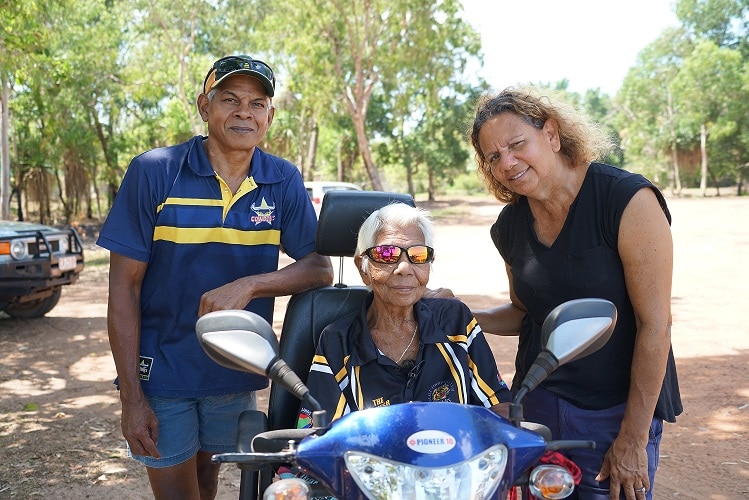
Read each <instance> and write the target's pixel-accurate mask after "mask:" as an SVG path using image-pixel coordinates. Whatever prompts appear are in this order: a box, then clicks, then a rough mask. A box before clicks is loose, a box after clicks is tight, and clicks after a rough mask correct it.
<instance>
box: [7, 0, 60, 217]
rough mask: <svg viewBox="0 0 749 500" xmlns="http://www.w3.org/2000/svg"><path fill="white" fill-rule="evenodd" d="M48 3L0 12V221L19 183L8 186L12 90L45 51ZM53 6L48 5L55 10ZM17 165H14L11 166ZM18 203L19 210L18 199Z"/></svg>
mask: <svg viewBox="0 0 749 500" xmlns="http://www.w3.org/2000/svg"><path fill="white" fill-rule="evenodd" d="M47 4H48V3H47V2H45V3H44V4H43V3H42V2H38V1H22V0H7V1H5V2H3V6H2V8H0V85H1V86H2V88H1V89H0V108H2V113H1V114H0V153H1V154H0V219H3V218H8V217H9V216H10V194H11V191H14V192H17V193H18V192H19V191H18V190H19V189H20V185H21V183H20V180H19V177H18V176H17V175H16V176H14V180H15V182H14V186H11V176H10V174H11V171H12V167H11V166H12V163H11V152H10V143H11V141H10V137H11V133H12V132H11V119H12V114H11V111H10V106H11V101H12V100H13V98H14V91H13V88H14V87H15V85H16V83H17V82H18V83H19V84H24V83H25V82H23V81H22V79H21V81H19V72H22V71H23V70H24V68H25V67H33V65H34V59H35V56H36V55H38V54H42V53H43V52H44V50H45V47H46V43H47V38H48V37H49V36H50V34H51V33H52V31H50V30H49V29H48V24H49V23H50V22H51V21H52V19H53V18H52V16H51V12H50V11H54V9H46V8H45V7H46V5H47ZM55 4H56V2H54V1H52V2H49V5H50V6H52V7H54V5H55ZM14 163H16V164H17V162H14ZM17 203H18V205H19V208H20V195H18V198H17Z"/></svg>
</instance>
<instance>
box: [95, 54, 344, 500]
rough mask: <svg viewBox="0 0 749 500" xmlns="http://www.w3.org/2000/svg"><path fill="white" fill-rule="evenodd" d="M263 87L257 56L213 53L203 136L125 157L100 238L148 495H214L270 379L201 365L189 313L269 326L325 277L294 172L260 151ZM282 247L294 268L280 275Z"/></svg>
mask: <svg viewBox="0 0 749 500" xmlns="http://www.w3.org/2000/svg"><path fill="white" fill-rule="evenodd" d="M274 92H275V78H274V75H273V70H272V69H271V68H270V67H269V66H268V65H267V64H265V63H264V62H262V61H259V60H256V59H253V58H252V57H249V56H244V55H242V56H229V57H224V58H222V59H219V60H218V61H216V62H215V63H214V64H213V66H212V67H211V68H210V70H209V71H208V74H207V75H206V78H205V82H204V84H203V92H202V93H201V94H200V95H199V96H198V100H197V106H198V111H199V113H200V116H201V118H202V119H203V121H205V122H206V123H207V126H208V136H207V137H202V136H196V137H193V138H192V139H190V140H189V141H187V142H185V143H183V144H179V145H176V146H171V147H166V148H160V149H155V150H152V151H148V152H146V153H143V154H141V155H139V156H137V157H136V158H135V159H133V161H132V162H131V163H130V166H129V168H128V171H127V173H126V175H125V177H124V179H123V182H122V186H121V188H120V191H119V193H118V195H117V198H116V200H115V202H114V206H113V207H112V210H111V212H110V214H109V217H108V218H107V220H106V222H105V224H104V227H103V229H102V232H101V235H100V237H99V240H98V242H97V243H98V244H99V245H100V246H102V247H104V248H106V249H108V250H110V251H111V260H110V270H109V273H110V274H109V307H108V320H107V322H108V329H109V341H110V345H111V349H112V355H113V357H114V361H115V365H116V368H117V380H116V381H115V383H116V384H117V387H118V389H119V391H120V400H121V402H122V432H123V435H124V436H125V439H126V440H127V443H128V448H129V452H130V453H131V454H132V456H133V457H134V458H136V459H137V460H138V461H140V462H142V463H143V464H145V465H146V467H147V469H148V477H149V480H150V483H151V488H152V490H153V493H154V496H155V497H156V498H159V499H161V498H179V499H198V498H202V499H207V498H214V497H215V495H216V492H217V485H218V472H219V466H218V465H216V464H212V463H211V461H210V457H211V455H212V454H214V453H221V452H228V451H232V450H233V449H234V447H235V444H236V432H237V431H236V429H237V418H238V415H239V414H240V413H241V412H242V411H244V410H247V409H252V408H255V407H256V400H255V391H257V390H259V389H263V388H265V387H266V386H267V384H268V382H267V380H266V379H265V378H262V377H258V376H255V375H250V374H244V373H240V372H238V371H234V370H229V369H226V368H223V367H221V366H219V365H218V364H216V363H214V362H213V361H211V360H210V359H209V358H208V357H207V356H206V355H205V354H204V353H203V351H202V349H201V348H200V346H199V344H198V341H197V338H196V336H195V321H196V320H197V318H198V317H199V316H202V315H203V314H205V313H208V312H210V311H214V310H218V309H242V308H245V309H247V310H250V311H253V312H256V313H258V314H260V315H261V316H263V317H264V318H265V319H267V320H268V321H270V322H272V319H273V318H272V316H273V298H274V297H277V296H281V295H289V294H294V293H299V292H302V291H304V290H307V289H310V288H314V287H317V286H321V285H326V284H330V283H331V282H332V279H333V271H332V266H331V263H330V259H329V258H327V257H322V256H320V255H318V254H317V253H315V251H314V249H315V231H316V223H317V222H316V217H315V212H314V210H313V208H312V205H311V203H310V201H309V197H308V196H307V194H306V191H305V189H304V185H303V182H302V178H301V175H300V173H299V170H298V169H297V168H296V167H295V166H294V165H292V164H291V163H289V162H288V161H286V160H283V159H281V158H279V157H276V156H273V155H270V154H268V153H266V152H264V151H262V150H261V149H260V148H258V144H259V143H260V141H261V140H262V139H263V138H264V136H265V134H266V132H267V131H268V128H269V127H270V125H271V123H272V121H273V113H274V108H273V105H272V98H273V94H274ZM281 246H283V249H284V251H285V252H286V253H287V254H288V255H289V256H290V257H292V258H293V259H295V262H294V263H292V264H291V265H289V266H287V267H285V268H283V269H280V270H279V269H278V259H279V249H280V247H281Z"/></svg>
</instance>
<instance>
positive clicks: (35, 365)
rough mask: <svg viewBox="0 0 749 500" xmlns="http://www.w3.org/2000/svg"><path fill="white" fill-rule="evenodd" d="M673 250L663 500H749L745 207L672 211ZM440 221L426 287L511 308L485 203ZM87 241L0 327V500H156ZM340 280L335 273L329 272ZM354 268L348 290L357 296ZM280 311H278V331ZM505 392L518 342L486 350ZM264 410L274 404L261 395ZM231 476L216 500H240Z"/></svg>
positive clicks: (102, 255)
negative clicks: (133, 451) (50, 295)
mask: <svg viewBox="0 0 749 500" xmlns="http://www.w3.org/2000/svg"><path fill="white" fill-rule="evenodd" d="M669 204H670V207H671V210H672V214H673V218H674V222H673V237H674V243H675V273H674V286H673V315H674V326H673V347H674V353H675V355H676V361H677V367H678V372H679V378H680V382H681V390H682V397H683V400H684V407H685V411H684V413H683V414H682V415H681V416H680V417H679V418H678V421H677V423H676V424H672V425H667V426H666V427H665V431H664V438H663V444H662V447H661V458H660V469H659V472H658V476H657V478H656V484H655V498H657V499H666V498H680V499H714V500H724V499H739V498H749V375H747V372H748V371H749V370H747V368H748V367H749V335H748V334H749V328H747V321H746V318H745V317H744V315H743V313H744V312H746V308H747V304H748V303H749V302H748V299H749V262H748V261H747V259H748V258H749V197H744V198H738V197H735V196H726V195H725V194H724V195H723V196H721V197H709V198H706V199H702V198H678V199H677V198H669ZM420 205H423V206H427V208H431V209H432V210H433V213H434V215H435V216H436V221H437V245H436V247H437V260H436V262H435V267H434V271H433V273H432V279H431V281H430V286H431V287H437V286H445V287H450V288H452V289H453V290H454V291H455V293H456V294H457V295H458V296H460V297H461V298H462V299H463V300H464V301H465V302H466V303H468V304H469V305H471V306H478V307H484V306H489V305H492V304H496V303H498V302H500V301H505V300H506V299H507V285H506V279H505V277H504V272H503V266H502V264H501V262H500V260H499V256H498V255H497V253H496V251H495V250H493V246H492V244H491V241H490V240H489V237H488V228H489V226H490V224H491V222H492V221H493V220H494V218H495V217H496V214H497V213H498V210H499V207H498V205H497V204H496V203H495V202H493V201H492V200H491V199H488V198H470V199H458V198H455V199H452V198H451V199H447V200H444V201H440V202H437V203H431V204H426V203H420ZM95 236H96V235H95V234H88V235H87V237H88V238H87V241H89V244H88V247H87V248H88V252H87V267H86V270H85V271H84V273H83V275H82V277H81V280H80V281H79V283H77V284H76V285H74V286H72V287H68V288H67V289H66V290H65V291H64V292H63V296H62V300H61V301H60V304H59V305H58V307H57V308H55V309H54V310H53V311H52V312H51V313H49V314H48V316H47V317H45V318H42V319H38V320H12V319H9V318H7V317H5V316H2V315H1V314H0V316H2V317H0V352H2V355H3V357H2V364H0V450H2V451H0V499H9V498H13V499H16V498H17V499H26V498H44V499H46V498H50V499H52V498H54V499H58V500H63V499H82V498H92V499H98V498H115V499H147V498H151V495H150V489H149V487H148V480H147V477H146V474H145V471H144V469H143V468H142V467H141V466H140V465H139V464H138V463H137V462H135V461H133V460H131V459H128V458H127V457H126V455H125V450H124V446H123V445H124V440H123V439H122V435H121V433H120V427H119V415H120V406H119V400H118V398H117V393H116V391H115V390H114V387H113V385H112V380H113V378H114V375H115V372H114V363H113V362H112V358H111V354H110V351H109V345H108V341H107V335H106V297H107V254H106V252H103V251H102V250H101V249H97V248H96V247H95V246H94V245H93V243H91V241H92V238H94V237H95ZM335 268H336V270H337V263H336V264H335ZM355 276H356V274H355V271H354V269H353V265H352V264H351V263H345V265H344V277H343V281H344V282H346V283H349V284H358V283H357V281H356V280H355V279H354V277H355ZM285 304H286V300H285V299H281V300H278V301H277V305H276V323H275V324H274V327H275V329H276V331H280V325H281V323H280V321H281V319H282V318H283V311H284V307H285ZM489 337H490V338H489V340H490V344H491V347H492V350H493V352H494V354H495V358H496V359H497V363H498V365H499V367H500V370H501V372H502V374H503V376H504V377H505V378H506V379H508V380H509V379H511V377H512V374H513V373H512V371H513V365H512V359H513V357H514V353H515V340H514V339H505V338H498V337H494V336H489ZM262 396H263V398H261V400H260V404H261V405H264V404H265V402H266V399H264V398H265V397H266V396H267V393H265V392H264V393H263V394H262ZM238 491H239V474H238V471H237V469H236V468H235V467H234V466H224V468H223V469H222V473H221V485H220V492H219V496H218V498H219V499H232V498H237V496H238Z"/></svg>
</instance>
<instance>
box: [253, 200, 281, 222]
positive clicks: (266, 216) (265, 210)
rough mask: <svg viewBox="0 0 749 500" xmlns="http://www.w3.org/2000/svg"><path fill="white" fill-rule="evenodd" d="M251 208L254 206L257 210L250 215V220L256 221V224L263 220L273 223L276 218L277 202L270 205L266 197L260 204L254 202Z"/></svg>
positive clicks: (254, 209)
mask: <svg viewBox="0 0 749 500" xmlns="http://www.w3.org/2000/svg"><path fill="white" fill-rule="evenodd" d="M250 208H252V211H253V212H255V215H253V216H252V217H250V220H251V221H252V222H254V223H255V225H256V226H257V225H258V224H261V223H263V222H266V223H268V224H272V223H273V219H275V218H276V216H275V215H274V214H273V211H274V210H275V209H276V204H275V203H274V204H273V205H268V203H267V202H266V201H265V197H263V198H262V199H261V200H260V205H255V204H254V203H253V204H252V206H251V207H250Z"/></svg>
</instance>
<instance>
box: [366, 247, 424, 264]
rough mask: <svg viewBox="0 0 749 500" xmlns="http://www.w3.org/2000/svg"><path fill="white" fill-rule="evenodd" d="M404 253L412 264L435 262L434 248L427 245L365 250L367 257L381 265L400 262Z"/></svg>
mask: <svg viewBox="0 0 749 500" xmlns="http://www.w3.org/2000/svg"><path fill="white" fill-rule="evenodd" d="M403 252H406V257H408V261H409V262H410V263H411V264H428V263H430V262H432V261H433V260H434V248H432V247H428V246H426V245H413V246H410V247H408V248H403V247H398V246H395V245H378V246H376V247H372V248H367V249H366V250H364V254H365V255H366V256H367V257H369V258H370V259H371V260H373V261H374V262H379V263H380V264H395V263H396V262H398V261H399V260H400V258H401V254H402V253H403Z"/></svg>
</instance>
